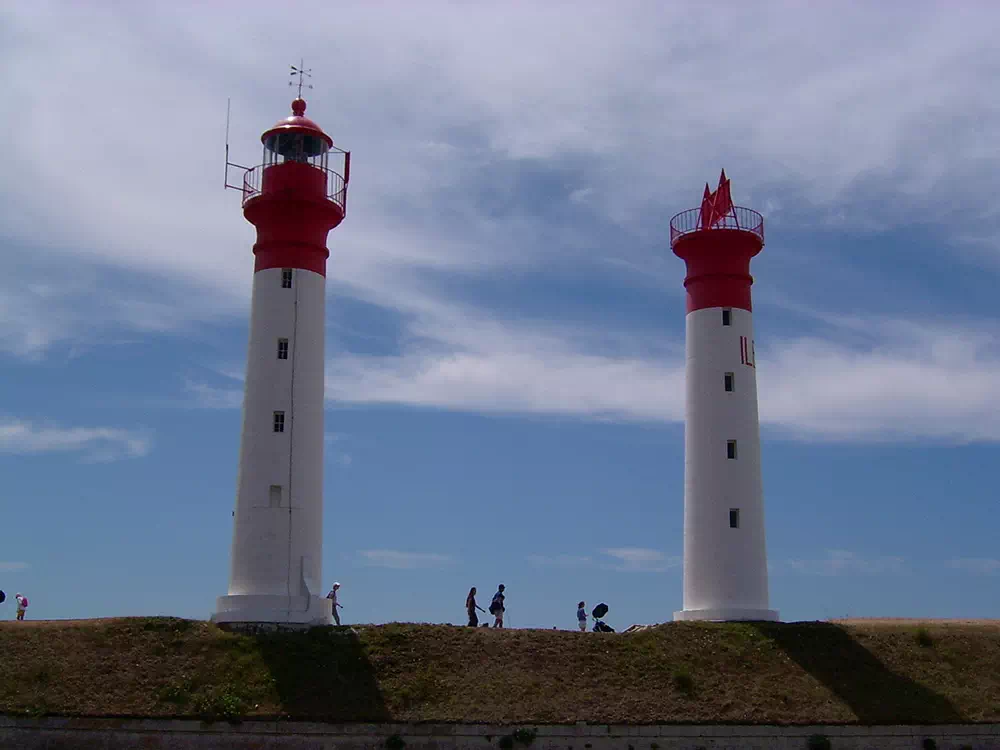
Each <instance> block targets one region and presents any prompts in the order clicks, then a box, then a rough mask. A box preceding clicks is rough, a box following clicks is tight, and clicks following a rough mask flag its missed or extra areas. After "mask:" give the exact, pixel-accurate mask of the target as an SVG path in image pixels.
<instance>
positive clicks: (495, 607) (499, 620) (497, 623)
mask: <svg viewBox="0 0 1000 750" xmlns="http://www.w3.org/2000/svg"><path fill="white" fill-rule="evenodd" d="M503 591H504V586H503V584H502V583H501V584H500V586H499V587H498V588H497V592H496V593H495V594H494V595H493V601H491V602H490V614H491V615H493V617H494V618H495V619H494V621H493V627H495V628H502V627H503V613H504V611H505V610H506V607H505V606H504V600H505V599H506V598H507V597H506V596H504V593H503Z"/></svg>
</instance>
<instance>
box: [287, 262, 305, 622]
mask: <svg viewBox="0 0 1000 750" xmlns="http://www.w3.org/2000/svg"><path fill="white" fill-rule="evenodd" d="M294 273H295V271H294V270H293V271H292V274H294ZM298 281H299V282H301V281H302V279H298ZM292 291H293V295H292V338H291V341H289V344H290V345H291V347H292V372H291V382H290V383H289V395H288V411H289V419H288V422H289V430H288V555H287V557H288V564H287V566H286V568H285V590H286V592H287V595H288V611H289V612H291V611H292V507H293V506H292V475H293V471H292V459H293V458H294V451H295V360H296V359H298V356H299V347H298V341H299V284H296V283H294V282H293V283H292Z"/></svg>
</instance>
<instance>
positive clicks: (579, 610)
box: [576, 602, 587, 633]
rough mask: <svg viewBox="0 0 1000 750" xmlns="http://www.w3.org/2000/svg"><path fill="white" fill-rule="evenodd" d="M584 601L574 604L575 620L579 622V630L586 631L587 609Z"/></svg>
mask: <svg viewBox="0 0 1000 750" xmlns="http://www.w3.org/2000/svg"><path fill="white" fill-rule="evenodd" d="M586 606H587V605H586V603H585V602H580V603H579V604H577V605H576V621H577V622H578V623H580V632H581V633H586V632H587V610H586Z"/></svg>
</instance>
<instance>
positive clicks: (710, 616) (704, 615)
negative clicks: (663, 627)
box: [674, 608, 779, 622]
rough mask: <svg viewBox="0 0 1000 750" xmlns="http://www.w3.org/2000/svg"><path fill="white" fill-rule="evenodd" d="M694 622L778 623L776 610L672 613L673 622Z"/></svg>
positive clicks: (705, 610) (698, 610) (716, 610)
mask: <svg viewBox="0 0 1000 750" xmlns="http://www.w3.org/2000/svg"><path fill="white" fill-rule="evenodd" d="M684 620H687V621H695V620H700V621H702V622H706V621H707V622H727V621H755V622H778V620H779V618H778V610H776V609H736V608H720V609H682V610H680V611H678V612H674V621H675V622H680V621H684Z"/></svg>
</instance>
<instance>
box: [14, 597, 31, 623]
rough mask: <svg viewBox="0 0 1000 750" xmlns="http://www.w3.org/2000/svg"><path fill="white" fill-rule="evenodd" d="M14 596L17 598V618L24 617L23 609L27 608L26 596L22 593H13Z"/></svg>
mask: <svg viewBox="0 0 1000 750" xmlns="http://www.w3.org/2000/svg"><path fill="white" fill-rule="evenodd" d="M14 598H15V599H16V600H17V619H18V620H23V619H24V610H26V609H27V608H28V597H26V596H25V595H24V594H15V595H14Z"/></svg>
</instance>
